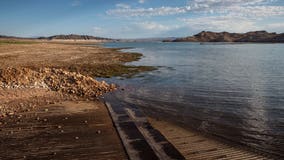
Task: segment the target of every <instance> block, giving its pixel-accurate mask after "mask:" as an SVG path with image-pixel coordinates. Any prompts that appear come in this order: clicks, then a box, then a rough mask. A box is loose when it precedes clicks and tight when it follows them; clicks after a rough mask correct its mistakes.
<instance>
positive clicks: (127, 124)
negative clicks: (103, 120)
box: [105, 96, 185, 160]
mask: <svg viewBox="0 0 284 160" xmlns="http://www.w3.org/2000/svg"><path fill="white" fill-rule="evenodd" d="M105 103H106V106H107V108H108V110H109V113H110V115H111V117H112V120H113V122H114V125H115V127H116V129H117V132H118V134H119V136H120V138H121V140H122V143H123V145H124V147H125V150H126V152H127V155H128V156H129V159H131V160H159V159H161V160H177V159H178V160H183V159H185V158H184V157H183V156H182V154H181V153H180V152H179V151H178V150H177V149H176V148H175V147H174V146H173V145H172V144H171V143H170V142H169V141H168V140H167V139H166V138H165V137H164V136H163V135H162V134H161V133H160V132H159V131H158V130H156V129H154V128H153V127H152V126H151V124H150V123H149V122H148V121H147V119H146V117H145V116H144V115H143V113H142V112H141V111H140V110H139V109H138V108H136V107H134V106H127V105H126V104H124V103H123V102H120V101H118V100H117V99H115V98H114V96H107V97H105Z"/></svg>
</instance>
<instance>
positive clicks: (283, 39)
mask: <svg viewBox="0 0 284 160" xmlns="http://www.w3.org/2000/svg"><path fill="white" fill-rule="evenodd" d="M164 42H256V43H284V33H281V34H277V33H275V32H273V33H268V32H266V31H254V32H247V33H229V32H209V31H202V32H200V33H198V34H196V35H194V36H190V37H184V38H176V39H174V40H170V41H167V40H165V41H164Z"/></svg>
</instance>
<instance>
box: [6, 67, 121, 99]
mask: <svg viewBox="0 0 284 160" xmlns="http://www.w3.org/2000/svg"><path fill="white" fill-rule="evenodd" d="M0 87H2V88H7V89H22V88H47V89H49V90H51V91H57V92H61V93H64V94H65V93H67V94H72V95H76V96H81V97H89V98H95V97H98V96H101V95H102V94H103V93H106V92H109V91H112V90H115V89H116V86H115V85H114V84H107V83H106V82H105V81H102V82H99V81H97V80H95V79H94V78H92V77H89V76H84V75H82V74H80V73H76V72H68V71H65V70H62V69H55V68H43V69H39V71H35V70H31V69H29V68H7V69H2V70H0Z"/></svg>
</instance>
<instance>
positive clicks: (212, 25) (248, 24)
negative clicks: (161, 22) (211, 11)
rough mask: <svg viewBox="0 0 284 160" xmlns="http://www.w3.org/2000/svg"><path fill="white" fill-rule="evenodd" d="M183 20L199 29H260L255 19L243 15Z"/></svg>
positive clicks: (245, 30)
mask: <svg viewBox="0 0 284 160" xmlns="http://www.w3.org/2000/svg"><path fill="white" fill-rule="evenodd" d="M181 20H182V21H183V22H185V23H186V24H187V26H188V27H189V28H191V29H193V30H198V31H201V30H210V31H229V32H247V31H251V30H259V28H258V27H257V26H256V24H255V22H254V21H252V20H250V19H246V18H242V17H231V16H211V17H199V18H190V19H181Z"/></svg>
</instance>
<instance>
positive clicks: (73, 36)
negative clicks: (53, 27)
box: [38, 34, 111, 40]
mask: <svg viewBox="0 0 284 160" xmlns="http://www.w3.org/2000/svg"><path fill="white" fill-rule="evenodd" d="M38 39H47V40H111V39H109V38H102V37H95V36H89V35H77V34H69V35H55V36H50V37H39V38H38Z"/></svg>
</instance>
